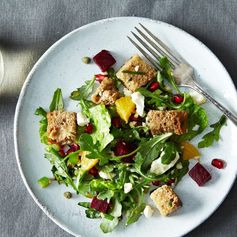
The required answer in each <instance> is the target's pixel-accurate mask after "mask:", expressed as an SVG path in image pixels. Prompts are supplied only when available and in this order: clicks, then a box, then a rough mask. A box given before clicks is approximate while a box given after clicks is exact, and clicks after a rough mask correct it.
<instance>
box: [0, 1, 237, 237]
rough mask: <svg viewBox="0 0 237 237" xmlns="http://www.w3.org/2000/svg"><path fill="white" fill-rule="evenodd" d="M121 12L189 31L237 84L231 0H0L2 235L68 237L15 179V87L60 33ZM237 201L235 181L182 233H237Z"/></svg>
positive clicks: (236, 9)
mask: <svg viewBox="0 0 237 237" xmlns="http://www.w3.org/2000/svg"><path fill="white" fill-rule="evenodd" d="M128 15H136V16H142V17H150V18H153V19H158V20H162V21H166V22H168V23H171V24H173V25H176V26H178V27H180V28H182V29H184V30H186V31H188V32H189V33H191V34H193V35H194V36H196V37H197V38H198V39H200V40H201V41H203V42H204V43H205V44H206V45H207V46H208V47H209V48H210V49H211V50H213V51H214V53H215V54H216V55H217V56H218V57H219V58H220V60H221V61H222V62H223V64H224V65H225V66H226V68H227V70H228V71H229V73H230V75H231V76H232V78H233V80H234V81H235V85H237V72H236V68H237V54H236V52H237V40H236V39H237V21H236V19H237V1H235V0H233V1H231V0H228V1H227V0H226V1H223V0H218V1H217V0H215V1H214V0H213V1H199V0H196V1H194V0H193V1H191V0H186V1H185V0H183V1H181V0H180V1H179V0H176V1H173V0H167V1H164V0H161V1H150V0H149V1H142V0H140V1H132V0H130V1H124V0H120V1H112V0H111V1H103V0H102V1H99V0H98V1H96V0H85V1H82V0H81V1H69V0H65V1H59V0H58V1H57V0H47V1H46V0H45V1H44V0H42V1H27V0H25V1H11V0H9V1H7V0H2V1H0V47H3V50H4V55H5V59H6V62H7V65H6V75H5V79H6V80H5V81H4V83H5V84H4V83H3V85H1V87H0V236H1V237H15V236H17V237H31V236H39V237H41V236H45V237H48V236H57V237H61V236H70V235H69V234H67V233H66V232H64V231H63V230H61V229H60V228H59V227H57V226H56V225H55V224H54V223H53V222H52V221H51V220H50V219H49V218H48V217H47V216H46V215H45V214H43V212H42V211H41V210H40V209H39V208H38V206H37V205H36V204H35V203H34V202H33V199H32V198H31V197H30V195H29V194H28V192H27V190H26V188H25V187H24V184H23V182H22V180H21V178H20V175H19V171H18V168H17V165H16V161H15V155H14V147H13V116H14V110H15V105H16V102H17V97H18V94H19V87H20V85H21V83H22V82H23V81H24V79H25V76H26V74H27V72H28V71H29V70H30V68H31V66H32V65H33V63H34V62H35V61H36V60H37V58H38V57H39V56H40V55H41V54H42V53H43V52H44V51H45V50H46V49H47V48H48V47H49V46H50V45H51V44H52V43H54V42H55V41H56V40H57V39H59V38H60V37H61V36H63V35H64V34H66V33H68V32H70V31H71V30H73V29H75V28H77V27H80V26H81V25H84V24H86V23H89V22H92V21H96V20H99V19H102V18H107V17H114V16H128ZM16 69H17V70H16ZM213 76H215V75H213ZM11 80H12V81H11ZM15 80H18V84H17V86H15V87H14V84H16V83H15ZM9 81H11V82H12V83H9ZM4 85H5V87H4ZM217 195H218V190H217ZM236 200H237V184H235V185H234V187H233V188H232V191H231V192H230V194H229V195H228V197H227V199H226V200H225V201H224V203H223V204H222V205H221V206H220V208H219V209H218V210H217V211H216V212H215V213H214V214H213V215H212V216H211V217H210V218H209V219H208V220H207V221H206V222H205V223H203V224H202V225H201V226H199V227H198V228H197V229H195V230H194V231H193V232H191V233H190V234H188V235H187V236H188V237H190V236H192V237H200V236H203V237H206V236H208V237H212V236H213V237H214V236H215V237H220V236H225V237H234V236H237V202H236ZM184 225H185V223H184Z"/></svg>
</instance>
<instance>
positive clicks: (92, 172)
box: [88, 167, 99, 177]
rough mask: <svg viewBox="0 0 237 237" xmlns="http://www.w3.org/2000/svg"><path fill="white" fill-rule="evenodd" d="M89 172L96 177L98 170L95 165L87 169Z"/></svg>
mask: <svg viewBox="0 0 237 237" xmlns="http://www.w3.org/2000/svg"><path fill="white" fill-rule="evenodd" d="M88 172H89V174H91V175H93V176H94V177H98V175H99V171H98V169H97V168H96V167H92V168H91V169H90V170H89V171H88Z"/></svg>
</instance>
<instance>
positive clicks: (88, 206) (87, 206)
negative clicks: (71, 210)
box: [78, 202, 91, 208]
mask: <svg viewBox="0 0 237 237" xmlns="http://www.w3.org/2000/svg"><path fill="white" fill-rule="evenodd" d="M78 205H79V206H81V207H85V208H90V206H91V204H90V202H78Z"/></svg>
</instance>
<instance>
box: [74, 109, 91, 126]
mask: <svg viewBox="0 0 237 237" xmlns="http://www.w3.org/2000/svg"><path fill="white" fill-rule="evenodd" d="M89 122H90V120H89V119H88V118H87V117H86V116H85V115H84V114H83V113H82V112H78V113H77V124H78V126H85V125H86V124H88V123H89Z"/></svg>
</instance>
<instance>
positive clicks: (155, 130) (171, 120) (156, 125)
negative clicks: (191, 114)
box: [146, 110, 188, 135]
mask: <svg viewBox="0 0 237 237" xmlns="http://www.w3.org/2000/svg"><path fill="white" fill-rule="evenodd" d="M187 119H188V113H187V112H186V111H178V110H164V111H158V110H150V111H149V112H148V114H147V118H146V123H147V125H148V127H149V128H150V130H151V133H152V135H157V134H161V133H166V132H172V133H175V134H177V135H181V134H184V133H186V130H187Z"/></svg>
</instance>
